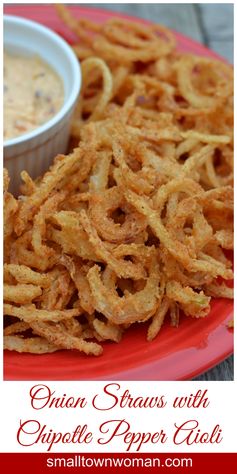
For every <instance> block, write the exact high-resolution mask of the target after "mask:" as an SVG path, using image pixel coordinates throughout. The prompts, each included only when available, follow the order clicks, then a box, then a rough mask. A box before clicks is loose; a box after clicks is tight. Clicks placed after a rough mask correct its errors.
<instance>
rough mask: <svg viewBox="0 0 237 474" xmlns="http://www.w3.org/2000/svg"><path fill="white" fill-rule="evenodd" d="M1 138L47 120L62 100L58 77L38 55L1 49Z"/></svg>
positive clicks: (27, 130)
mask: <svg viewBox="0 0 237 474" xmlns="http://www.w3.org/2000/svg"><path fill="white" fill-rule="evenodd" d="M3 95H4V140H8V139H10V138H15V137H18V136H19V135H23V134H25V133H28V132H30V131H31V130H34V129H35V128H37V127H39V126H40V125H42V124H43V123H45V122H47V121H48V120H50V119H51V118H52V117H53V116H54V115H56V113H57V112H58V111H59V110H60V109H61V107H62V105H63V102H64V90H63V83H62V81H61V79H60V77H59V76H58V75H57V74H56V73H55V72H54V71H53V69H51V67H49V66H48V64H46V63H45V62H44V61H42V59H41V58H39V57H38V56H33V57H32V56H31V57H25V56H15V55H12V54H9V53H7V52H4V93H3Z"/></svg>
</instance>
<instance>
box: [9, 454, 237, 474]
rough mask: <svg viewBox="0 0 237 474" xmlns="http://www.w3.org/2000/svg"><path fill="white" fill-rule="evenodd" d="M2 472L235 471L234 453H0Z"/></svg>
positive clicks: (199, 473)
mask: <svg viewBox="0 0 237 474" xmlns="http://www.w3.org/2000/svg"><path fill="white" fill-rule="evenodd" d="M0 466H1V472H2V473H4V474H5V473H8V472H10V473H15V472H16V473H17V474H23V473H24V474H28V473H29V474H32V473H34V474H45V473H47V474H50V473H66V472H67V473H68V474H69V473H71V472H80V473H81V472H83V473H86V471H87V473H88V474H89V473H90V474H93V473H97V472H100V473H106V472H107V473H108V474H110V473H112V474H113V473H114V474H115V473H116V474H123V473H125V472H128V470H130V471H131V472H133V473H134V474H135V473H139V474H140V473H148V472H149V473H150V472H158V470H159V471H160V473H162V474H163V473H165V472H169V473H170V474H172V473H174V472H176V473H178V472H180V471H181V472H183V474H184V473H185V472H186V473H187V474H189V473H191V474H196V473H198V474H205V473H208V474H210V473H215V472H217V473H219V472H222V473H224V472H228V474H229V473H234V472H237V470H236V468H237V453H182V454H181V453H177V454H176V453H165V454H164V453H162V454H160V453H152V454H151V453H33V454H32V453H0Z"/></svg>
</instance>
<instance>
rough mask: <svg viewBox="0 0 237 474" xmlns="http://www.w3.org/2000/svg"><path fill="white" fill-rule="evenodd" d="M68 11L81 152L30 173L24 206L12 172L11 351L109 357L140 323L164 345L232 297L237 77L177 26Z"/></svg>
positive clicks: (7, 210) (63, 12) (8, 212)
mask: <svg viewBox="0 0 237 474" xmlns="http://www.w3.org/2000/svg"><path fill="white" fill-rule="evenodd" d="M57 10H58V12H59V14H60V16H61V17H62V19H63V20H64V21H65V22H66V24H67V25H68V26H69V27H70V28H71V29H72V30H73V31H74V33H76V35H77V36H78V44H76V45H75V46H74V50H75V51H76V53H77V55H78V57H79V59H80V60H81V61H82V77H83V85H82V93H81V96H80V99H79V102H78V105H77V108H76V111H75V116H74V120H73V123H72V137H73V139H72V142H73V143H74V146H75V148H74V149H73V151H71V153H70V154H68V155H67V156H64V155H59V156H57V157H56V158H55V160H54V163H53V164H52V166H51V168H50V169H49V170H48V172H47V173H45V175H44V176H43V177H41V178H39V179H37V180H36V182H33V181H32V180H31V178H30V177H29V175H28V174H27V173H26V172H22V179H23V185H22V188H21V196H20V197H19V198H18V199H16V198H15V197H13V196H12V195H11V194H10V193H9V192H8V184H9V178H8V174H7V171H5V174H4V204H5V205H4V220H5V228H4V236H5V265H4V282H5V292H4V294H5V305H4V313H5V315H6V324H5V326H6V327H5V331H4V334H5V343H4V344H5V348H6V349H9V350H17V351H19V352H22V351H23V352H24V351H25V352H32V353H44V352H53V351H55V350H59V349H62V348H65V349H76V350H79V351H82V352H84V353H86V354H93V355H100V354H101V352H102V345H101V343H103V341H106V340H110V341H114V342H119V341H120V340H121V337H122V334H123V332H124V331H125V330H126V329H127V328H128V327H129V326H130V325H131V324H134V323H136V322H139V323H142V322H144V321H147V320H149V328H148V333H147V339H148V340H149V341H151V340H152V339H154V338H155V337H156V336H157V334H158V333H159V331H160V330H161V328H162V325H163V322H164V320H165V318H166V317H167V315H168V316H169V317H170V321H171V325H172V326H178V324H179V318H180V313H181V312H182V313H184V314H185V315H186V316H191V317H195V318H200V317H205V316H206V315H207V314H208V312H209V311H210V301H211V298H212V297H224V298H225V297H226V298H231V297H232V290H231V288H230V287H229V283H228V284H226V283H225V281H228V280H231V279H232V278H233V273H232V263H231V260H230V259H229V257H228V256H227V255H229V253H228V254H227V252H226V251H228V252H229V251H230V250H231V249H232V248H233V196H232V191H233V188H232V186H233V83H232V69H231V67H229V66H228V65H226V64H224V63H222V62H219V61H217V60H212V59H209V58H208V59H206V58H200V57H196V56H194V55H190V54H182V53H180V52H179V51H177V50H176V48H175V40H174V37H173V35H172V33H170V32H169V31H168V30H167V29H165V28H163V27H160V26H156V25H154V26H146V25H143V24H140V23H132V22H130V21H125V20H121V19H116V18H114V19H111V20H109V21H107V22H106V23H105V24H103V25H97V24H94V23H92V22H90V21H88V20H86V19H83V18H81V19H79V20H76V19H75V18H74V17H73V16H72V15H71V13H70V10H69V9H67V8H66V7H64V6H63V5H61V4H57ZM144 327H145V326H144ZM91 339H94V340H96V341H97V342H93V341H91Z"/></svg>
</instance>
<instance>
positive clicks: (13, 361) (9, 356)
mask: <svg viewBox="0 0 237 474" xmlns="http://www.w3.org/2000/svg"><path fill="white" fill-rule="evenodd" d="M71 8H72V9H73V12H74V15H75V16H78V17H79V16H85V17H86V18H89V19H91V20H94V21H97V22H103V21H105V20H107V19H108V18H110V17H111V16H114V15H116V16H119V17H125V15H121V14H117V13H111V12H108V11H103V10H95V9H91V8H87V7H86V8H84V7H81V6H75V5H74V6H72V7H71ZM4 12H5V13H8V14H13V15H19V16H24V17H25V18H29V19H32V20H35V21H38V22H39V23H42V24H44V25H46V26H48V27H50V28H52V29H54V30H55V31H57V32H58V33H59V34H61V35H62V36H63V37H64V38H65V39H67V40H68V41H69V42H73V40H74V37H73V35H72V34H71V33H70V32H69V31H68V29H67V28H66V27H65V26H64V25H63V23H62V22H61V20H59V19H58V17H57V15H56V13H55V10H54V7H53V6H52V5H40V4H35V5H23V4H21V5H15V6H12V5H7V6H5V9H4ZM140 21H142V20H140ZM175 36H176V38H177V42H178V47H179V49H180V50H182V51H187V52H191V53H195V54H199V55H201V56H209V57H218V56H217V55H216V54H215V53H213V52H212V51H210V50H208V49H206V48H204V47H203V46H202V45H200V44H198V43H196V42H194V41H193V40H191V39H189V38H185V37H184V36H182V35H180V34H178V33H175ZM232 317H233V303H232V302H231V301H228V300H225V299H216V300H215V301H213V302H212V305H211V312H210V314H209V315H208V316H207V317H206V318H204V319H192V318H185V317H183V318H182V319H181V322H180V326H179V328H178V329H176V328H172V327H170V326H169V323H168V322H167V323H166V324H165V325H164V327H163V328H162V330H161V332H160V334H159V336H158V337H157V338H156V340H155V341H153V342H147V341H146V328H145V327H144V325H143V324H142V325H134V326H133V327H131V328H130V329H129V330H128V331H127V332H126V333H125V335H124V337H123V339H122V342H120V343H119V344H115V343H109V342H108V343H105V344H104V353H103V355H102V356H100V357H88V356H85V355H84V354H80V353H78V352H76V351H60V352H56V353H53V354H48V355H31V354H18V353H17V352H9V351H6V352H5V355H4V379H5V380H116V379H117V380H187V379H191V378H192V377H195V376H196V375H198V374H200V373H201V372H204V371H206V370H208V369H210V368H211V367H213V366H214V365H216V364H218V363H219V362H221V361H222V360H223V359H225V358H226V357H228V356H229V355H230V354H231V353H232V352H233V332H232V330H230V329H228V327H227V323H228V321H229V320H230V319H231V318H232Z"/></svg>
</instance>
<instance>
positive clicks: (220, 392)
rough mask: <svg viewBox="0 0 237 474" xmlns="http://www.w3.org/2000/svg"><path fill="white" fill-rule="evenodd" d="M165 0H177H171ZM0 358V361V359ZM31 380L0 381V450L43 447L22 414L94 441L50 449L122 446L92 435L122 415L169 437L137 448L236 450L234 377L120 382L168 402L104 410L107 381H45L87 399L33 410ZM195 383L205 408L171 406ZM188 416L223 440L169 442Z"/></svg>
mask: <svg viewBox="0 0 237 474" xmlns="http://www.w3.org/2000/svg"><path fill="white" fill-rule="evenodd" d="M6 3H13V2H6ZM14 3H21V2H14ZM24 3H27V2H24ZM29 3H30V2H29ZM41 3H46V2H41ZM65 3H66V2H65ZM71 3H73V2H71ZM75 3H79V2H75ZM87 3H89V2H87ZM94 3H95V2H94ZM98 3H99V2H98ZM120 3H122V2H120ZM130 3H139V2H130ZM150 3H153V2H150ZM167 3H168V2H167ZM170 3H182V2H174V1H173V2H170ZM183 3H188V2H183ZM199 3H200V2H199ZM203 3H205V2H203ZM208 3H223V2H208ZM1 342H2V341H1ZM0 353H1V354H2V351H0ZM0 364H1V365H0V366H1V367H2V361H0ZM36 383H37V382H3V381H1V382H0V420H1V428H0V450H1V452H45V451H46V450H47V446H46V445H41V444H39V445H33V446H31V447H30V448H29V447H28V448H27V447H22V446H20V445H19V444H18V443H17V439H16V434H17V430H18V429H19V424H20V420H22V421H24V420H27V419H36V420H38V421H39V422H40V423H42V424H46V425H47V429H48V430H49V429H52V430H53V431H56V432H58V431H63V432H67V431H70V432H71V431H73V430H74V429H75V428H76V426H77V425H83V424H87V425H88V427H89V430H90V431H92V432H93V433H94V441H93V443H90V444H89V445H80V446H78V445H77V444H75V445H71V444H64V445H62V444H57V445H56V446H54V448H53V449H52V452H92V451H94V452H116V451H117V452H125V450H126V446H125V445H124V443H123V438H122V437H117V438H116V439H115V440H114V441H113V442H111V443H110V444H109V445H105V446H104V447H103V446H99V445H98V443H97V438H98V437H101V434H99V431H98V428H99V425H100V424H101V423H103V422H104V421H106V420H107V419H122V418H125V419H126V420H127V421H128V422H129V423H130V425H131V431H133V432H141V431H143V432H147V431H150V432H156V431H160V429H161V428H163V430H164V431H166V434H167V435H168V437H169V439H170V441H169V442H167V443H166V444H162V445H160V444H154V445H152V444H146V445H144V446H143V448H142V449H141V451H143V452H236V439H237V436H236V432H235V431H236V426H237V424H236V416H237V415H236V414H237V410H236V401H237V385H236V382H149V383H147V382H121V390H120V392H121V394H122V392H123V390H125V389H129V391H130V393H131V395H132V396H133V397H137V396H143V397H145V396H160V395H165V396H166V400H167V401H168V405H169V407H168V406H166V407H165V408H163V409H156V408H153V409H139V408H137V409H119V408H114V409H113V410H110V411H108V412H106V411H101V412H100V411H96V410H95V409H92V408H91V403H90V401H91V399H92V397H93V396H94V395H95V394H96V393H100V394H101V393H102V392H103V387H104V385H105V384H107V383H109V382H45V383H46V385H48V386H49V387H50V388H51V390H52V391H54V390H55V396H62V395H63V394H64V393H66V394H67V395H68V396H74V397H77V396H84V397H86V398H87V400H88V405H87V407H86V408H84V409H80V408H75V409H73V408H71V409H66V408H64V409H53V408H51V409H49V408H44V409H42V410H38V411H36V410H33V409H32V407H31V405H30V397H29V390H30V388H31V387H32V386H33V385H35V384H36ZM40 383H44V382H40ZM199 389H201V390H205V389H208V395H209V400H210V406H209V407H208V408H206V409H203V408H199V409H185V408H183V409H174V408H172V406H171V402H172V400H173V399H174V398H175V397H176V396H178V395H179V396H182V395H184V396H188V395H190V394H191V393H196V392H197V391H198V390H199ZM120 392H119V393H120ZM105 401H106V399H105ZM188 419H197V420H198V421H199V423H200V426H199V428H200V429H201V431H202V432H203V431H209V432H211V431H212V429H213V428H214V426H215V425H216V424H219V425H220V426H221V428H222V431H223V441H222V442H221V444H218V445H216V444H213V445H210V444H206V445H205V444H202V445H199V444H197V445H195V444H193V445H192V446H190V447H187V445H186V444H184V445H181V446H177V447H175V446H174V445H173V443H172V434H173V432H174V423H177V424H179V423H182V422H184V421H185V420H188ZM135 449H136V448H135ZM133 451H134V449H133Z"/></svg>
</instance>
